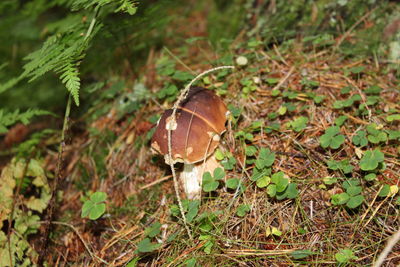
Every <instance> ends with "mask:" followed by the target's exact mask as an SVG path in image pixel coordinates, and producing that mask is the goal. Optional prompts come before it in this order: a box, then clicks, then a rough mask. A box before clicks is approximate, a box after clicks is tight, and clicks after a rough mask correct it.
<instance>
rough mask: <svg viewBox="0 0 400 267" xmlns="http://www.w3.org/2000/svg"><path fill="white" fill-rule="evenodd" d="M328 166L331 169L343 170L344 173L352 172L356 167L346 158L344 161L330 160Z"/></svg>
mask: <svg viewBox="0 0 400 267" xmlns="http://www.w3.org/2000/svg"><path fill="white" fill-rule="evenodd" d="M327 163H328V168H329V169H331V170H334V171H336V170H341V171H342V172H343V173H344V174H348V173H351V172H352V171H353V169H354V166H352V165H351V164H350V163H349V160H348V159H344V160H342V161H336V160H328V162H327Z"/></svg>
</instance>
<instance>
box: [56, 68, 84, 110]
mask: <svg viewBox="0 0 400 267" xmlns="http://www.w3.org/2000/svg"><path fill="white" fill-rule="evenodd" d="M78 64H79V63H75V62H73V61H72V60H71V61H69V62H67V63H66V64H65V65H64V66H63V68H62V69H61V72H62V74H61V76H60V79H61V81H62V82H63V83H64V84H65V87H66V88H67V90H68V92H70V93H71V95H72V97H73V98H74V101H75V104H76V105H77V106H79V89H80V87H81V80H80V78H79V71H78Z"/></svg>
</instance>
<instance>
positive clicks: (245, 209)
mask: <svg viewBox="0 0 400 267" xmlns="http://www.w3.org/2000/svg"><path fill="white" fill-rule="evenodd" d="M250 209H251V208H250V205H246V204H242V205H240V206H239V207H238V209H237V210H236V215H237V216H239V217H244V216H245V215H246V214H247V213H248V212H249V211H250Z"/></svg>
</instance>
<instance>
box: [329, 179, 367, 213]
mask: <svg viewBox="0 0 400 267" xmlns="http://www.w3.org/2000/svg"><path fill="white" fill-rule="evenodd" d="M343 188H344V189H346V192H343V193H340V194H335V195H333V196H332V197H331V203H332V204H333V205H335V206H338V205H344V204H346V206H347V207H348V208H350V209H354V208H357V207H358V206H360V205H361V204H362V203H363V201H364V196H363V195H361V191H362V187H361V186H360V182H359V181H358V180H357V179H349V180H346V181H345V182H344V183H343Z"/></svg>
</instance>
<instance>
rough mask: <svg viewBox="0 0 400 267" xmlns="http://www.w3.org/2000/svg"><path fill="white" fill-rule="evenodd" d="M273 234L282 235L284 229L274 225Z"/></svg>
mask: <svg viewBox="0 0 400 267" xmlns="http://www.w3.org/2000/svg"><path fill="white" fill-rule="evenodd" d="M271 234H273V235H275V236H281V235H282V231H280V230H279V229H278V228H276V227H272V228H271Z"/></svg>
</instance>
